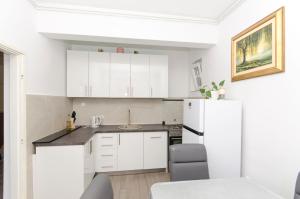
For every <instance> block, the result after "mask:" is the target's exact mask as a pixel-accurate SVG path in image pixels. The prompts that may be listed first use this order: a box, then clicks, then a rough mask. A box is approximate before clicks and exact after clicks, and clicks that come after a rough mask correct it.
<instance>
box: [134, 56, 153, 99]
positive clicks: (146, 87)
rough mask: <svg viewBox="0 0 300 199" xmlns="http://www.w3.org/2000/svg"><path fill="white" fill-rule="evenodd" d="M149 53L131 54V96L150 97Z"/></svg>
mask: <svg viewBox="0 0 300 199" xmlns="http://www.w3.org/2000/svg"><path fill="white" fill-rule="evenodd" d="M149 73H150V71H149V55H131V97H150V82H149V77H150V76H149Z"/></svg>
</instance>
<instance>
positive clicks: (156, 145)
mask: <svg viewBox="0 0 300 199" xmlns="http://www.w3.org/2000/svg"><path fill="white" fill-rule="evenodd" d="M167 149H168V141H167V132H146V133H144V169H158V168H167V153H168V151H167Z"/></svg>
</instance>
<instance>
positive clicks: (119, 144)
mask: <svg viewBox="0 0 300 199" xmlns="http://www.w3.org/2000/svg"><path fill="white" fill-rule="evenodd" d="M120 145H121V136H120V134H119V146H120Z"/></svg>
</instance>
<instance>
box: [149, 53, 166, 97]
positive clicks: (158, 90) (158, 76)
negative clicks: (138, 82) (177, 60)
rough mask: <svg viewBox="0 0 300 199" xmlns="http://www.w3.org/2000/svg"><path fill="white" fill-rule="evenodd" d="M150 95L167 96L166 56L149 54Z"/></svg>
mask: <svg viewBox="0 0 300 199" xmlns="http://www.w3.org/2000/svg"><path fill="white" fill-rule="evenodd" d="M150 95H151V97H153V98H167V97H168V56H164V55H150Z"/></svg>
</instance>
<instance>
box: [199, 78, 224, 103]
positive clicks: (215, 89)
mask: <svg viewBox="0 0 300 199" xmlns="http://www.w3.org/2000/svg"><path fill="white" fill-rule="evenodd" d="M211 84H212V89H210V88H207V86H206V85H204V86H202V87H201V88H200V90H199V91H200V93H201V95H202V97H204V98H205V99H210V98H211V99H214V100H217V99H219V98H220V94H222V99H223V98H224V93H225V91H224V89H223V86H224V84H225V80H222V81H221V82H220V83H219V84H216V83H215V82H212V83H211ZM220 91H222V92H220ZM223 91H224V92H223Z"/></svg>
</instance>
